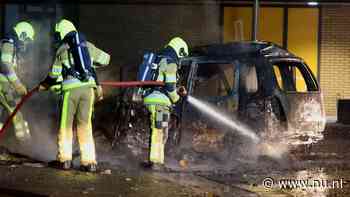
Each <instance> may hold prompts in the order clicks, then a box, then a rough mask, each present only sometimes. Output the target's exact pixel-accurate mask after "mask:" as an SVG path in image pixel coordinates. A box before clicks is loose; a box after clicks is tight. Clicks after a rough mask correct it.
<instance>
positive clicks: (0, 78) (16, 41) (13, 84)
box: [0, 21, 35, 141]
mask: <svg viewBox="0 0 350 197" xmlns="http://www.w3.org/2000/svg"><path fill="white" fill-rule="evenodd" d="M34 36H35V31H34V28H33V26H32V25H31V24H30V23H28V22H25V21H22V22H19V23H17V24H16V25H15V27H14V28H13V29H11V30H10V32H9V33H8V34H7V35H6V36H5V38H4V39H2V40H1V41H0V47H1V65H0V66H1V69H0V105H1V115H5V114H6V117H7V116H8V115H9V114H11V113H12V112H13V110H14V109H15V107H16V104H17V102H18V101H19V99H20V97H21V96H24V95H26V94H27V89H26V87H25V86H24V85H23V83H22V82H21V81H20V79H19V78H18V77H17V74H16V70H17V69H18V68H17V66H18V64H20V63H21V61H20V60H21V58H20V57H21V56H22V55H23V53H24V52H25V49H26V48H27V45H28V44H29V42H31V41H33V40H34ZM3 118H4V117H3ZM13 125H14V130H15V136H16V138H17V139H18V140H20V141H25V140H28V139H30V131H29V127H28V123H27V122H26V121H25V120H24V119H23V115H22V113H20V112H18V113H17V115H16V116H15V117H14V118H13ZM0 126H1V127H2V126H3V123H0Z"/></svg>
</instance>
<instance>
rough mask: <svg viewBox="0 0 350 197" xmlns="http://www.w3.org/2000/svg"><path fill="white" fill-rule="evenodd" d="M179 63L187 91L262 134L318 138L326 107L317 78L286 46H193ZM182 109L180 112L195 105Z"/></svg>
mask: <svg viewBox="0 0 350 197" xmlns="http://www.w3.org/2000/svg"><path fill="white" fill-rule="evenodd" d="M182 66H183V67H182V72H183V73H182V76H184V77H185V79H186V85H187V88H188V90H189V93H190V94H191V95H193V96H195V97H197V98H200V99H203V100H207V101H209V102H210V103H213V104H214V105H215V106H217V107H218V108H220V110H221V111H225V112H226V113H227V114H231V115H232V117H236V119H238V120H239V121H242V122H244V123H246V124H247V125H249V126H250V127H252V129H253V130H255V131H256V132H259V134H260V135H261V136H263V137H267V138H276V137H281V136H283V138H284V139H289V140H290V141H289V142H290V143H294V142H302V141H304V142H305V143H307V142H312V141H315V140H317V139H320V138H322V131H323V130H324V128H325V112H324V106H323V98H322V93H321V91H320V88H319V85H318V83H317V80H316V79H315V77H314V75H313V73H312V72H311V70H310V68H309V67H308V66H307V64H306V63H305V62H304V61H303V60H302V59H301V58H299V57H297V56H295V55H293V54H292V53H290V52H288V51H286V50H285V49H282V48H281V47H279V46H276V45H274V44H272V43H267V42H238V43H230V44H219V45H210V46H204V47H198V48H196V49H194V50H193V52H192V54H191V57H189V58H188V59H186V60H184V61H183V62H182ZM183 109H184V111H181V113H182V116H181V117H185V116H186V115H185V114H186V113H189V111H193V110H192V109H190V108H188V107H184V108H183ZM186 109H188V110H186ZM188 117H193V116H188ZM186 119H187V118H186ZM184 121H185V120H183V121H182V123H184Z"/></svg>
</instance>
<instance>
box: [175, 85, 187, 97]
mask: <svg viewBox="0 0 350 197" xmlns="http://www.w3.org/2000/svg"><path fill="white" fill-rule="evenodd" d="M177 93H178V94H179V95H180V96H181V97H185V96H187V90H186V88H185V86H180V87H179V88H178V89H177Z"/></svg>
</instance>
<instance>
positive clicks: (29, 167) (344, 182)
mask: <svg viewBox="0 0 350 197" xmlns="http://www.w3.org/2000/svg"><path fill="white" fill-rule="evenodd" d="M269 148H270V149H271V150H275V151H278V150H279V149H282V148H283V147H279V146H278V145H271V146H270V147H269ZM348 150H350V126H346V125H340V124H335V123H333V124H328V125H327V128H326V131H325V132H324V139H323V140H321V141H319V142H317V143H315V144H312V145H299V146H297V147H294V148H293V149H290V150H289V151H287V152H285V153H284V154H282V155H279V156H278V157H273V156H271V155H269V154H266V155H264V154H260V155H258V156H254V157H241V156H237V158H233V159H231V160H230V161H229V162H225V163H220V162H217V163H215V162H210V163H209V162H208V161H204V160H203V161H201V162H191V160H189V161H181V160H180V162H179V160H176V159H175V158H174V159H173V160H172V161H169V166H168V167H169V169H168V170H167V171H164V172H154V171H145V170H140V169H137V168H135V167H130V166H123V163H122V162H121V163H118V162H117V163H108V162H102V163H101V168H102V170H101V172H99V173H95V174H94V173H86V172H80V171H77V170H72V171H61V170H57V169H52V168H48V167H47V166H46V165H45V164H43V163H36V162H34V161H31V160H28V159H26V158H19V157H18V156H13V155H8V156H6V154H5V153H3V154H1V155H0V164H1V165H0V174H1V177H0V196H9V197H10V196H116V197H119V196H123V197H124V196H126V197H129V196H141V197H142V196H145V197H146V196H203V197H206V196H208V197H213V196H223V197H229V196H269V197H281V196H318V197H323V196H350V164H349V161H350V153H349V151H348ZM235 151H237V150H232V152H235ZM101 159H102V160H103V157H101ZM109 159H110V160H118V159H119V160H126V159H128V158H123V157H122V156H121V155H120V154H119V155H115V159H114V158H113V157H111V158H109ZM135 162H136V161H135ZM135 166H136V165H135ZM128 167H129V168H128Z"/></svg>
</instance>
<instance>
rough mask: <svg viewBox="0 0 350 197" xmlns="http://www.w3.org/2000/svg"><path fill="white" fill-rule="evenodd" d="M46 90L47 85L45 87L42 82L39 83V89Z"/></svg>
mask: <svg viewBox="0 0 350 197" xmlns="http://www.w3.org/2000/svg"><path fill="white" fill-rule="evenodd" d="M46 90H47V87H45V86H44V85H42V84H40V85H39V91H46Z"/></svg>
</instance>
